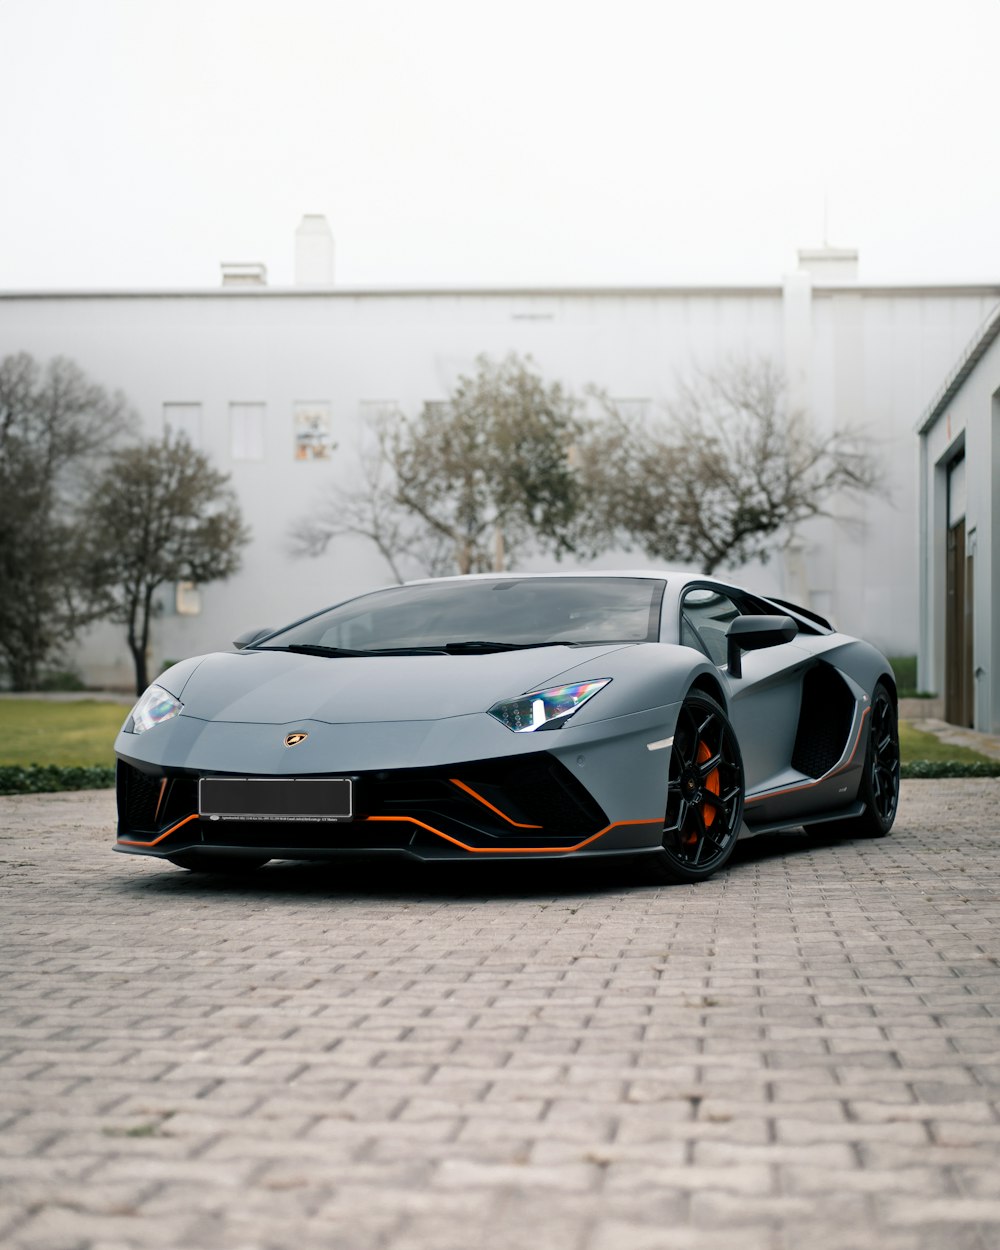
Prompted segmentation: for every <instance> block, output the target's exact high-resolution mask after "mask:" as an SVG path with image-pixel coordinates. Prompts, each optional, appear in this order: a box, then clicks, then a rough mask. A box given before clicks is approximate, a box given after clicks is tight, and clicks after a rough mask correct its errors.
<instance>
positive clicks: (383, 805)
mask: <svg viewBox="0 0 1000 1250" xmlns="http://www.w3.org/2000/svg"><path fill="white" fill-rule="evenodd" d="M215 775H218V774H215ZM350 776H351V780H352V782H353V795H354V819H353V820H351V821H344V822H334V821H329V822H326V821H324V822H321V823H320V822H317V823H316V824H315V825H314V824H312V823H311V822H309V821H294V822H289V821H283V820H281V819H275V820H210V819H208V818H203V819H201V820H197V821H190V820H187V818H188V817H190V816H192V815H193V814H196V813H197V811H198V774H197V773H193V772H184V773H170V774H168V775H167V776H166V779H164V775H163V774H152V773H145V772H143V771H141V770H140V769H138V768H135V767H133V766H132V765H130V764H126V763H125V762H124V761H119V764H118V811H119V832H120V835H121V836H122V837H123V838H126V839H127V838H132V837H135V838H136V840H140V841H141V840H142V839H143V838H144V836H145V835H154V836H155V837H157V839H158V844H159V845H160V847H161V849H162V850H168V849H169V848H170V845H172V841H171V840H172V839H173V838H174V837H175V836H176V839H177V840H178V841H181V840H183V841H184V842H185V843H186V844H189V843H191V842H192V841H195V842H200V841H204V842H205V843H206V844H208V843H211V844H213V845H220V846H261V847H264V846H269V847H273V846H289V847H299V848H304V849H307V848H310V847H317V848H318V847H324V846H325V847H330V848H335V847H353V846H357V847H372V846H406V845H409V844H411V843H413V842H421V843H426V842H427V841H428V840H430V841H431V842H437V843H440V840H441V839H440V837H439V836H438V835H443V836H444V837H445V839H447V840H450V841H453V842H455V843H456V844H458V845H459V846H469V847H488V846H491V845H500V844H502V845H506V846H522V845H523V846H526V847H530V846H532V845H535V846H537V845H539V844H542V843H551V844H553V845H562V844H566V845H569V844H571V843H573V842H576V841H579V840H580V839H583V838H587V837H589V836H590V835H591V834H594V833H596V832H597V831H598V830H600V829H603V828H604V827H605V826H606V825H607V823H608V820H607V816H606V815H605V813H604V812H603V811H602V809H601V807H600V806H599V805H598V804H597V803H596V802H595V801H594V799H593V798H592V797H591V795H590V794H589V792H588V791H587V790H586V789H585V788H584V786H583V785H581V783H580V782H579V781H577V779H576V778H575V777H574V776H573V775H572V773H570V771H569V770H568V769H567V768H566V767H565V766H564V765H563V764H562V763H560V762H559V760H557V759H556V758H555V757H554V756H551V755H549V754H548V753H547V752H544V751H540V752H537V753H534V754H530V755H517V756H508V757H503V758H501V759H493V760H479V761H473V762H471V763H462V764H455V765H450V766H446V767H439V768H431V769H392V770H386V771H383V772H371V773H353V774H350ZM181 822H184V823H183V828H178V831H177V834H176V835H172V834H170V835H168V839H170V840H164V841H163V842H159V838H160V836H161V835H162V833H163V832H164V831H166V830H169V829H170V827H171V825H180V824H181Z"/></svg>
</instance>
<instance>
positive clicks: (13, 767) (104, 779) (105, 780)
mask: <svg viewBox="0 0 1000 1250" xmlns="http://www.w3.org/2000/svg"><path fill="white" fill-rule="evenodd" d="M114 784H115V770H114V769H113V768H101V767H93V768H84V767H76V766H74V767H70V768H67V767H63V766H62V765H59V764H0V794H42V793H45V792H47V791H52V790H105V789H107V788H108V787H109V786H113V785H114Z"/></svg>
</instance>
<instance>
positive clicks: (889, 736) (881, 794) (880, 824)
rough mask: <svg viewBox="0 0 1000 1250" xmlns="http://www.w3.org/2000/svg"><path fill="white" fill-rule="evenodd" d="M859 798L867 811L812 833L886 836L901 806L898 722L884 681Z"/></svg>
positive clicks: (875, 697) (875, 695)
mask: <svg viewBox="0 0 1000 1250" xmlns="http://www.w3.org/2000/svg"><path fill="white" fill-rule="evenodd" d="M858 798H859V799H861V800H863V802H864V804H865V810H864V811H863V812H862V813H861V815H860V816H852V817H850V818H849V819H847V820H826V821H823V823H822V824H818V825H812V826H811V827H810V829H809V832H810V833H813V834H817V835H819V836H820V837H823V836H829V837H831V838H884V837H885V836H886V834H887V833H888V832H889V830H890V829H891V828H892V822H893V821H894V820H895V819H896V809H897V807H898V806H899V721H898V719H897V715H896V703H895V700H894V699H893V697H892V694H891V693H890V691H889V688H888V687H887V686H886V684H885V683H884V682H881V681H880V682H879V683H878V684H877V685H876V687H875V689H874V691H873V692H872V710H871V724H870V725H869V727H868V746H867V747H866V748H865V764H864V772H863V773H862V775H861V784H860V785H859V786H858Z"/></svg>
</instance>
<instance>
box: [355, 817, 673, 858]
mask: <svg viewBox="0 0 1000 1250" xmlns="http://www.w3.org/2000/svg"><path fill="white" fill-rule="evenodd" d="M365 820H394V821H405V822H406V823H407V824H410V825H419V826H420V828H421V829H426V830H427V832H428V833H434V834H437V836H438V837H439V838H444V840H445V841H446V842H451V843H452V845H453V846H460V847H461V848H462V850H463V851H471V852H472V853H473V854H474V855H541V854H549V855H551V854H553V853H554V852H557V851H558V852H563V851H564V852H566V853H567V854H568V853H569V852H570V851H578V850H579V849H580V848H581V847H583V846H589V845H590V843H591V842H596V841H597V839H598V838H601V837H603V836H604V835H605V834H606V833H607V832H608V831H609V830H611V829H616V828H617V827H618V826H619V825H662V824H663V817H662V816H655V817H653V818H652V819H651V820H616V821H614V822H612V824H610V825H607V826H605V828H603V829H599V830H598V831H597V833H595V834H592V835H591V836H590V837H589V838H584V840H583V841H582V842H577V844H576V845H575V846H468V845H467V844H466V843H465V842H460V841H459V840H458V838H453V837H450V836H449V835H448V834H447V833H442V832H441V830H440V829H435V828H434V826H433V825H427V824H425V823H424V822H423V821H422V820H416V819H415V818H414V817H413V816H366V817H365Z"/></svg>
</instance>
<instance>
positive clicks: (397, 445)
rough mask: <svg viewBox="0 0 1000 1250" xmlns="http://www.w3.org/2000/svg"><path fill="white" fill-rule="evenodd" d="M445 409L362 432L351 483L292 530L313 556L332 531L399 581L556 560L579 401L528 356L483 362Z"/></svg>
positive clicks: (572, 494) (570, 502) (575, 490)
mask: <svg viewBox="0 0 1000 1250" xmlns="http://www.w3.org/2000/svg"><path fill="white" fill-rule="evenodd" d="M476 364H477V371H476V374H475V375H474V376H473V377H464V376H463V377H460V378H459V380H458V383H457V384H456V386H455V389H454V391H453V392H452V394H451V396H450V398H449V400H448V402H447V403H443V404H426V405H425V406H424V408H423V410H422V411H421V413H420V415H419V416H418V417H417V418H415V419H414V420H408V419H407V418H406V417H405V416H403V415H402V414H401V413H387V414H383V415H382V416H381V417H380V418H378V419H377V420H376V421H375V422H373V423H372V426H371V428H370V429H369V431H368V437H369V443H368V447H367V449H366V450H365V452H364V453H363V454H362V462H361V476H360V480H359V483H358V485H357V486H355V487H353V488H350V489H347V490H341V491H338V492H337V493H335V494H334V495H331V496H330V497H329V498H328V499H326V500H325V501H324V502H323V503H322V504H321V505H320V507H319V509H317V510H316V511H315V512H314V514H313V515H312V516H310V517H309V518H307V519H303V520H302V521H300V522H299V523H298V524H297V525H296V526H295V528H294V530H293V533H292V544H293V550H295V551H297V552H299V553H306V554H312V555H315V554H318V553H319V552H320V551H323V550H325V548H326V546H327V544H328V543H329V542H330V540H331V539H332V538H334V537H336V536H337V535H338V534H347V533H352V534H360V535H363V536H364V537H366V538H368V539H370V540H371V541H372V542H373V543H374V544H375V546H376V547H377V548H378V550H379V552H380V553H381V554H382V556H383V557H384V559H385V560H386V562H387V563H388V565H389V567H390V569H391V570H392V572H393V575H394V576H395V577H396V578H397V579H399V580H402V578H403V576H404V570H405V569H407V568H414V567H415V568H416V569H418V570H419V572H421V573H431V574H435V573H443V572H449V571H454V572H458V573H473V572H483V571H486V570H489V569H493V568H497V567H499V568H502V567H504V564H505V562H506V561H509V560H512V559H516V557H517V554H518V553H519V552H520V551H523V550H524V549H525V548H527V547H535V548H538V549H544V550H550V551H554V552H555V553H557V554H562V553H563V552H567V551H569V550H571V549H572V538H571V533H572V530H573V525H574V522H575V518H576V514H577V512H578V510H579V505H580V500H581V496H580V490H579V483H578V481H577V477H576V474H575V473H574V471H573V469H572V468H571V466H570V464H569V449H570V447H571V446H572V445H573V444H574V443H575V442H576V441H577V440H578V439H579V437H580V436H581V432H582V430H583V428H584V427H583V422H582V419H581V417H580V416H579V414H578V404H577V401H576V400H575V399H574V398H573V397H572V396H571V395H569V394H567V393H566V392H565V391H564V390H563V389H562V387H561V386H559V384H558V383H552V384H550V383H546V382H545V381H544V379H543V378H542V377H541V376H540V375H539V373H538V372H536V370H535V368H534V366H533V363H532V362H531V360H530V358H529V359H526V360H522V359H520V358H519V357H517V356H516V355H510V356H508V357H506V358H505V359H504V360H502V361H500V362H499V363H497V362H494V361H491V360H490V359H489V358H488V357H485V356H481V357H479V358H478V360H477V362H476Z"/></svg>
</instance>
